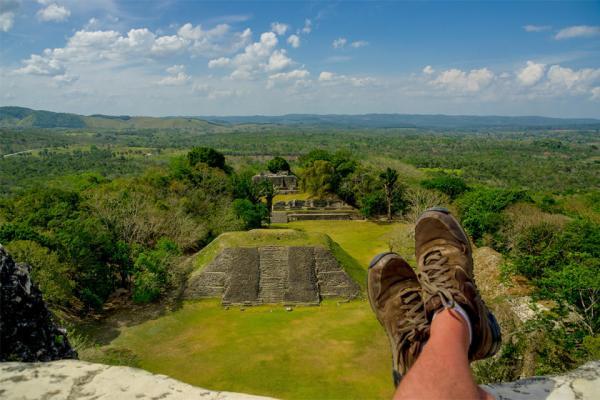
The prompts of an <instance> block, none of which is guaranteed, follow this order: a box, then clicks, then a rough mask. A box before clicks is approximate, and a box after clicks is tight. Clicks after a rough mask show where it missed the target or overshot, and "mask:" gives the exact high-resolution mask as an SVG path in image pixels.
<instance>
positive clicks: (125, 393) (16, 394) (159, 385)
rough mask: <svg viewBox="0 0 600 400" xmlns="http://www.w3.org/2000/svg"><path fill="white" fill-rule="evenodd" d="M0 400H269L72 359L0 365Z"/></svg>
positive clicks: (138, 370) (162, 376) (127, 368)
mask: <svg viewBox="0 0 600 400" xmlns="http://www.w3.org/2000/svg"><path fill="white" fill-rule="evenodd" d="M198 373H202V372H201V371H199V372H198ZM0 398H2V399H7V400H17V399H18V400H38V399H56V400H61V399H65V400H66V399H69V400H84V399H89V400H92V399H94V400H96V399H97V400H101V399H119V400H143V399H165V400H187V399H203V400H259V399H263V400H265V399H268V398H267V397H259V396H252V395H248V394H242V393H230V392H215V391H210V390H206V389H202V388H199V387H194V386H191V385H188V384H186V383H183V382H179V381H177V380H175V379H171V378H169V377H166V376H164V375H154V374H151V373H149V372H146V371H143V370H141V369H137V368H129V367H115V366H109V365H103V364H92V363H88V362H84V361H75V360H63V361H54V362H45V363H33V364H28V363H18V362H8V363H3V364H0Z"/></svg>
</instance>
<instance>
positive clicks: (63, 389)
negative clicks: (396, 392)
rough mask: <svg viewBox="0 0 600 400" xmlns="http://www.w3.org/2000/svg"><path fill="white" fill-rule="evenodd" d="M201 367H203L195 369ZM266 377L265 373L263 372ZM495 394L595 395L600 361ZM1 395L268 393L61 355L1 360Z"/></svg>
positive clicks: (233, 398)
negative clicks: (218, 388)
mask: <svg viewBox="0 0 600 400" xmlns="http://www.w3.org/2000/svg"><path fill="white" fill-rule="evenodd" d="M199 373H201V372H199ZM265 379H268V377H265ZM482 387H483V388H484V389H485V390H487V391H489V392H490V393H492V394H493V395H494V396H495V397H496V399H497V400H595V399H597V398H598V393H600V361H593V362H589V363H587V364H585V365H584V366H582V367H580V368H578V369H576V370H574V371H571V372H569V373H567V374H564V375H559V376H548V377H534V378H527V379H522V380H519V381H516V382H509V383H501V384H496V385H482ZM0 398H2V399H7V400H17V399H18V400H33V399H36V400H37V399H57V400H61V399H70V400H92V399H98V400H102V399H123V400H130V399H131V400H137V399H166V400H180V399H181V400H184V399H204V400H259V399H263V400H265V399H269V398H267V397H259V396H253V395H248V394H242V393H231V392H215V391H210V390H207V389H202V388H199V387H194V386H191V385H188V384H186V383H182V382H179V381H177V380H175V379H171V378H169V377H167V376H164V375H155V374H151V373H149V372H146V371H143V370H141V369H137V368H129V367H116V366H109V365H103V364H92V363H88V362H84V361H75V360H62V361H54V362H44V363H21V362H7V363H2V364H0Z"/></svg>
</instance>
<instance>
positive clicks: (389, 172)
mask: <svg viewBox="0 0 600 400" xmlns="http://www.w3.org/2000/svg"><path fill="white" fill-rule="evenodd" d="M379 179H381V182H382V183H383V189H384V190H385V201H386V202H387V218H388V221H391V220H392V200H393V196H394V186H395V185H396V182H397V181H398V172H397V171H396V170H395V169H391V168H390V167H387V169H386V170H385V171H383V172H382V173H381V174H379Z"/></svg>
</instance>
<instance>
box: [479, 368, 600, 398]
mask: <svg viewBox="0 0 600 400" xmlns="http://www.w3.org/2000/svg"><path fill="white" fill-rule="evenodd" d="M481 387H482V388H484V389H485V390H487V391H488V392H490V393H492V394H493V395H494V396H495V397H496V399H498V400H504V399H506V400H538V399H539V400H541V399H544V400H587V399H589V400H592V399H598V398H600V361H591V362H588V363H587V364H585V365H582V366H581V367H579V368H577V369H576V370H573V371H570V372H567V373H566V374H564V375H557V376H541V377H532V378H525V379H520V380H518V381H515V382H508V383H499V384H495V385H481Z"/></svg>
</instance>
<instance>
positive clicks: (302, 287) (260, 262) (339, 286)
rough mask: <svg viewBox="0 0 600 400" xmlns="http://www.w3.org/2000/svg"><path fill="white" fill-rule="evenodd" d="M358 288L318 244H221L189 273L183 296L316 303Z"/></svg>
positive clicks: (237, 301) (355, 293) (350, 293)
mask: <svg viewBox="0 0 600 400" xmlns="http://www.w3.org/2000/svg"><path fill="white" fill-rule="evenodd" d="M359 294H360V287H359V286H358V285H357V284H356V282H354V281H353V280H352V279H351V278H350V277H349V276H348V274H347V273H346V272H345V271H344V269H343V268H342V267H341V266H340V265H339V263H338V262H337V260H336V259H335V257H334V256H333V254H331V252H330V251H329V250H328V249H326V248H323V247H317V246H315V247H309V246H263V247H236V248H226V249H224V250H223V251H222V252H221V253H220V254H219V255H218V256H217V257H216V258H215V259H214V260H213V261H212V262H211V263H210V264H209V265H207V266H206V268H204V270H202V271H200V272H199V273H196V274H192V276H191V277H190V279H189V281H188V283H187V287H186V290H185V297H186V298H188V299H197V298H207V297H222V301H223V304H249V305H250V304H269V303H284V304H319V302H320V300H321V299H322V298H326V297H342V298H354V297H356V296H358V295H359Z"/></svg>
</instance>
